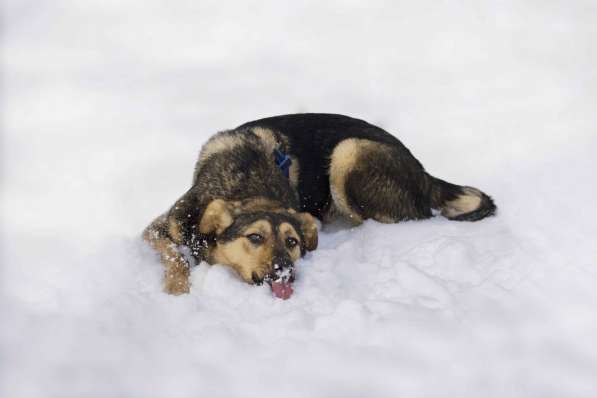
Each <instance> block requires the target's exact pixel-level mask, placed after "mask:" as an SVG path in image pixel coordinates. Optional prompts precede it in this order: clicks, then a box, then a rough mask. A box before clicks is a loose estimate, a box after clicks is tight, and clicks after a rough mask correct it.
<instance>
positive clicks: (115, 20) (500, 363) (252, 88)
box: [0, 0, 597, 398]
mask: <svg viewBox="0 0 597 398" xmlns="http://www.w3.org/2000/svg"><path fill="white" fill-rule="evenodd" d="M3 3H4V10H3V16H4V18H3V19H4V24H3V26H4V29H3V32H2V35H3V42H2V72H3V84H2V119H3V120H2V121H3V129H2V130H3V131H2V142H1V144H2V154H1V161H2V179H1V188H2V189H1V195H2V198H1V209H2V213H1V227H2V231H1V232H2V237H1V246H0V249H1V280H0V283H1V291H0V317H1V318H0V396H1V397H9V398H20V397H60V398H64V397H123V398H124V397H126V398H128V397H233V396H236V397H284V398H291V397H305V396H310V397H440V396H443V397H456V396H458V397H595V396H597V381H596V380H597V309H596V306H597V270H596V265H597V264H596V263H597V226H596V225H597V224H596V222H595V221H597V220H596V217H595V210H594V205H595V197H596V195H597V186H596V183H595V181H597V179H596V178H595V175H596V174H597V173H596V172H595V170H596V168H597V161H596V160H595V158H596V157H595V153H596V150H597V138H596V136H597V132H596V123H597V113H596V112H595V109H597V68H596V67H595V64H596V63H597V55H595V54H597V48H596V47H595V37H597V6H596V5H595V4H596V3H595V2H592V1H581V0H577V1H564V0H562V1H556V0H553V1H552V0H550V1H509V0H506V1H501V2H478V1H473V0H470V1H461V2H439V1H419V2H408V1H388V2H385V3H384V2H364V1H363V2H357V1H347V2H329V3H326V4H323V3H322V2H320V1H313V2H275V1H271V2H254V3H253V2H242V3H241V2H239V3H238V5H237V6H232V5H230V4H227V5H225V4H224V3H225V2H217V1H198V2H192V1H189V2H158V1H144V2H137V3H135V2H123V1H105V0H102V1H99V0H98V1H86V2H80V1H74V0H73V1H72V2H68V1H58V0H56V1H52V2H49V1H48V2H40V1H31V0H5V1H4V2H3ZM300 111H320V112H322V111H323V112H336V113H344V114H348V115H352V116H356V117H362V118H364V119H367V120H369V121H371V122H373V123H376V124H379V125H381V126H383V127H385V128H386V129H388V130H389V131H391V132H393V133H394V134H396V135H397V136H398V137H399V138H400V139H401V140H402V141H403V142H404V143H405V144H406V145H407V146H408V147H409V148H410V149H411V150H412V152H413V153H414V154H415V155H416V156H417V157H418V158H419V159H420V160H421V161H422V162H423V164H424V165H425V166H426V167H427V169H428V170H429V171H430V172H431V173H432V174H435V175H437V176H439V177H441V178H444V179H446V180H448V181H452V182H455V183H461V184H469V185H473V186H477V187H479V188H481V189H483V190H484V191H486V192H488V193H490V194H491V195H493V196H494V198H495V200H496V202H497V204H498V206H499V209H500V212H499V215H498V217H495V218H492V219H488V220H486V221H482V222H479V223H472V224H471V223H455V222H449V221H447V220H444V219H441V218H437V219H433V220H430V221H425V222H409V223H404V224H399V225H382V224H377V223H375V222H367V223H365V225H363V226H362V227H359V228H355V229H352V230H345V229H329V230H327V231H324V232H322V233H321V235H320V239H321V245H320V248H319V249H318V250H317V251H315V252H314V253H312V254H310V255H309V256H308V257H307V258H306V259H305V260H304V261H302V262H301V263H300V265H299V279H298V281H297V283H296V284H295V294H294V295H293V297H292V298H291V299H290V300H288V301H281V300H276V299H274V298H272V296H271V293H270V292H269V291H268V288H266V287H261V288H259V287H250V286H248V285H245V284H243V283H241V282H240V281H239V279H238V278H237V277H236V276H235V275H233V274H232V273H231V272H230V271H228V270H227V269H225V268H223V267H220V266H213V267H211V268H210V267H208V266H206V265H201V266H199V267H197V268H196V269H194V271H193V274H192V281H193V288H192V292H191V294H189V295H187V296H184V297H169V296H167V295H165V294H163V293H161V291H160V277H161V269H160V266H159V264H158V262H157V260H156V257H155V255H154V254H153V253H151V252H150V251H149V250H148V249H147V248H146V247H145V246H144V245H143V244H142V243H141V242H140V240H139V233H140V231H141V230H142V229H143V228H144V227H145V225H146V224H147V223H148V222H149V221H150V220H151V219H152V218H153V217H154V216H156V215H158V214H159V213H160V212H162V211H163V210H165V209H166V208H167V207H168V206H169V205H171V204H172V203H173V201H174V200H175V199H176V198H177V197H178V196H179V195H180V194H181V193H182V192H183V191H184V190H186V188H187V187H188V184H189V182H190V178H191V173H192V167H193V163H194V160H195V157H196V155H197V152H198V150H199V148H200V146H201V144H202V143H203V142H204V141H205V140H206V139H207V138H208V137H209V135H210V134H212V133H214V132H215V131H217V130H220V129H224V128H229V127H234V126H236V125H238V124H241V123H242V122H245V121H247V120H251V119H255V118H258V117H263V116H268V115H274V114H281V113H292V112H300Z"/></svg>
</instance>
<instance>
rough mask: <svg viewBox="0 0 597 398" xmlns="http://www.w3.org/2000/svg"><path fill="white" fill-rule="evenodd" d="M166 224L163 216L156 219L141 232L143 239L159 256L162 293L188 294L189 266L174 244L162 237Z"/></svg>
mask: <svg viewBox="0 0 597 398" xmlns="http://www.w3.org/2000/svg"><path fill="white" fill-rule="evenodd" d="M166 224H167V218H166V216H165V215H162V216H160V217H158V218H157V219H156V220H155V221H154V222H153V223H151V225H150V226H149V227H147V228H146V229H145V231H144V232H143V239H145V241H147V242H148V243H149V244H150V245H151V247H152V248H153V249H154V250H155V251H157V252H158V253H159V254H160V259H161V262H162V264H163V265H164V267H165V268H166V269H165V271H164V291H166V292H167V293H169V294H174V295H178V294H183V293H188V292H189V289H190V283H189V274H190V272H189V264H188V262H187V261H186V260H185V259H184V257H183V256H182V254H181V253H180V252H179V251H178V248H177V245H176V243H174V242H173V241H172V240H170V239H169V238H168V237H167V236H165V235H164V231H163V230H164V229H165V227H166Z"/></svg>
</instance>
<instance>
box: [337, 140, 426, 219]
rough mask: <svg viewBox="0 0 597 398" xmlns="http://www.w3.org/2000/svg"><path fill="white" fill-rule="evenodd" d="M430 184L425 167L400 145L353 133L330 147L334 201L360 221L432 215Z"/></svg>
mask: <svg viewBox="0 0 597 398" xmlns="http://www.w3.org/2000/svg"><path fill="white" fill-rule="evenodd" d="M404 151H408V150H406V149H404ZM429 187H430V185H429V179H428V177H427V175H426V174H425V172H424V170H423V168H422V166H421V165H420V164H419V163H418V162H417V161H416V160H415V159H414V158H412V155H410V153H401V152H400V149H399V148H393V147H390V146H388V145H385V144H382V143H378V142H373V141H369V140H363V139H354V138H351V139H347V140H344V141H342V142H340V143H339V144H338V145H337V146H336V148H334V151H333V152H332V156H331V163H330V192H331V196H332V199H333V201H334V206H335V208H336V209H337V210H338V211H339V212H340V213H342V214H344V215H345V216H347V217H348V218H349V219H350V220H352V221H353V222H355V223H357V224H358V223H360V222H362V221H363V220H365V219H369V218H372V219H374V220H376V221H379V222H383V223H395V222H398V221H402V220H413V219H423V218H429V217H431V215H432V214H431V203H430V201H431V199H430V195H429Z"/></svg>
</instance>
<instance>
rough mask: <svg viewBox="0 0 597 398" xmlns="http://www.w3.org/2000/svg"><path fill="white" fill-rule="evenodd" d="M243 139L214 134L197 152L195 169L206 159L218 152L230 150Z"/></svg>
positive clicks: (240, 143)
mask: <svg viewBox="0 0 597 398" xmlns="http://www.w3.org/2000/svg"><path fill="white" fill-rule="evenodd" d="M242 144H243V140H242V139H241V138H240V137H239V136H231V135H216V136H214V137H213V138H212V139H210V140H209V141H207V142H206V143H205V145H203V148H201V152H200V153H199V160H198V161H197V166H196V169H199V167H200V166H201V165H202V164H203V163H205V161H206V160H207V159H209V157H210V156H211V155H213V154H216V153H218V152H222V151H226V150H230V149H232V148H234V147H235V146H238V145H242Z"/></svg>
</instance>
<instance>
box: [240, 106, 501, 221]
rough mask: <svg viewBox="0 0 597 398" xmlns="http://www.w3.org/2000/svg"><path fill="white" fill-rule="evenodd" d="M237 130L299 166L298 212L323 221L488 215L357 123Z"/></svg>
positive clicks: (472, 197) (485, 207) (466, 192)
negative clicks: (260, 136) (266, 141)
mask: <svg viewBox="0 0 597 398" xmlns="http://www.w3.org/2000/svg"><path fill="white" fill-rule="evenodd" d="M238 129H261V130H269V131H272V132H274V133H275V134H276V135H279V136H281V138H282V140H284V141H285V143H286V146H287V151H288V152H289V154H290V155H292V157H293V158H295V162H297V163H298V164H296V165H295V167H296V169H298V173H299V176H300V178H298V181H297V182H296V188H297V189H298V193H299V198H300V204H301V209H302V210H304V211H308V212H310V213H311V214H313V215H315V216H317V217H319V218H326V217H327V216H329V215H331V214H332V213H340V214H342V215H344V216H348V217H349V218H351V219H353V220H355V221H357V222H359V221H361V220H363V219H367V218H374V219H377V220H378V221H384V222H397V221H400V220H407V219H421V218H428V217H431V215H432V211H431V209H437V210H439V211H441V212H442V214H443V215H444V216H446V217H448V218H450V219H454V220H468V221H475V220H479V219H481V218H484V217H486V216H489V215H491V214H493V213H494V212H495V209H496V207H495V205H494V203H493V201H492V200H491V198H490V197H489V196H487V195H485V194H484V193H483V192H481V191H480V190H478V189H476V188H471V187H463V186H459V185H454V184H450V183H447V182H445V181H443V180H440V179H437V178H435V177H432V176H430V175H429V174H427V173H426V172H425V170H424V168H423V166H422V165H421V163H420V162H419V161H418V160H417V159H416V158H415V157H414V156H413V155H412V153H411V152H410V151H409V150H408V148H406V147H405V146H404V145H403V144H402V143H401V142H400V141H399V140H398V139H397V138H396V137H394V136H393V135H391V134H390V133H388V132H387V131H385V130H383V129H382V128H380V127H377V126H374V125H372V124H370V123H367V122H365V121H364V120H360V119H355V118H351V117H348V116H344V115H336V114H326V113H303V114H292V115H282V116H274V117H269V118H264V119H259V120H255V121H252V122H248V123H245V124H243V125H241V126H239V127H238Z"/></svg>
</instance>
